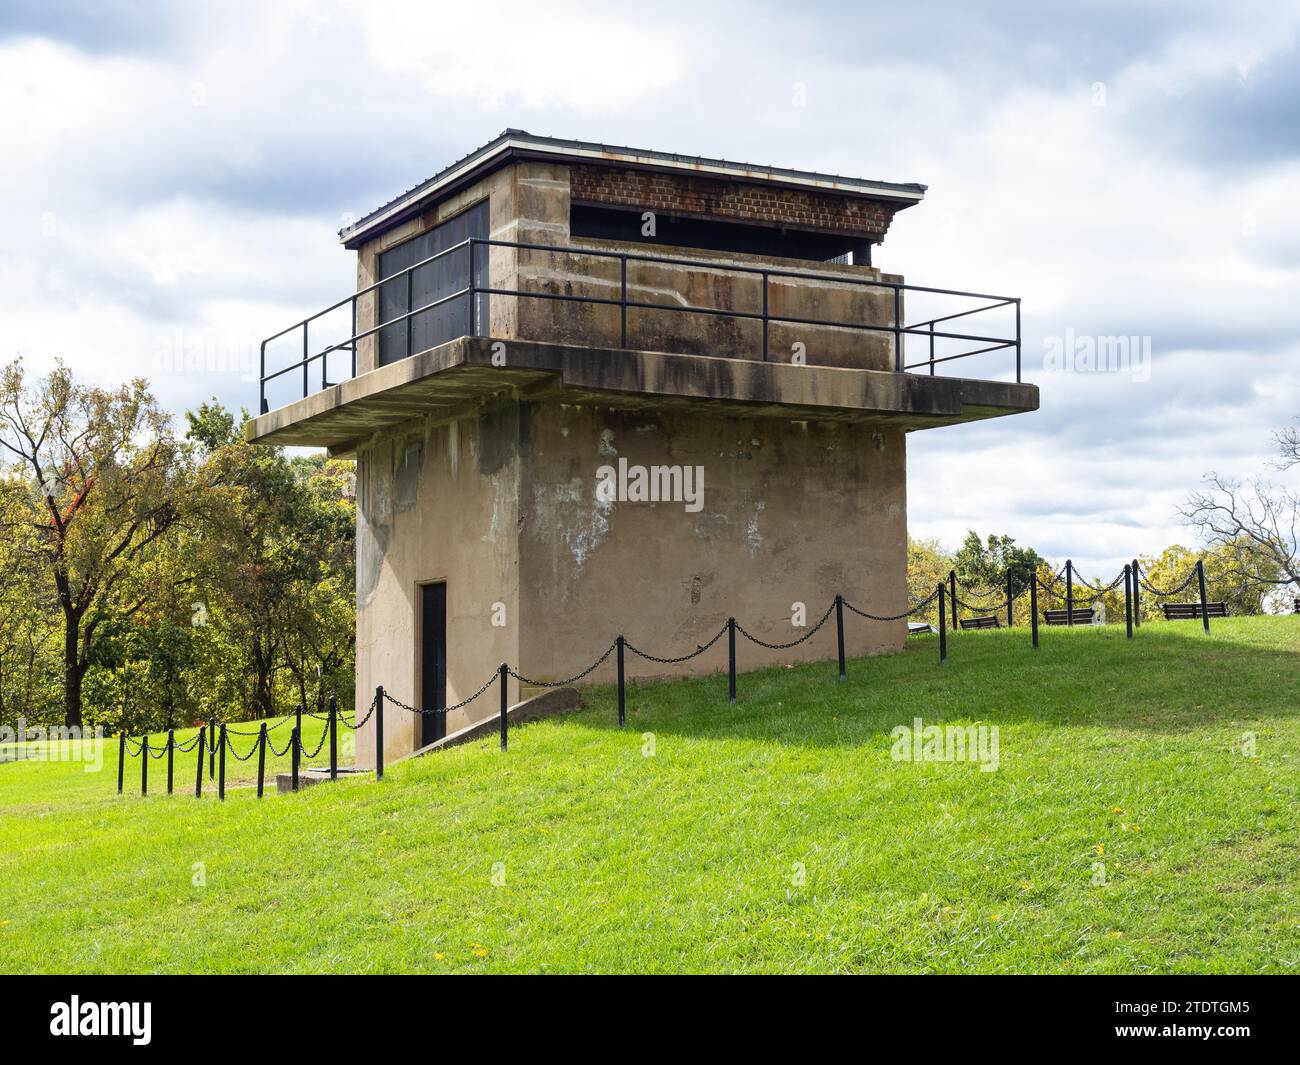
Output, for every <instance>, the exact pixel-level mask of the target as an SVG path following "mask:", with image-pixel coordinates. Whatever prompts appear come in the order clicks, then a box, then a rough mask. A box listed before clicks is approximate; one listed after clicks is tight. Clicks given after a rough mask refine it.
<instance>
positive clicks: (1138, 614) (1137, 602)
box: [1132, 558, 1142, 629]
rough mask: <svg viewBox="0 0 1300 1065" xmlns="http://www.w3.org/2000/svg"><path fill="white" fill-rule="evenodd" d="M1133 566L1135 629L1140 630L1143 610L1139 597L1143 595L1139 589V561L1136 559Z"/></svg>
mask: <svg viewBox="0 0 1300 1065" xmlns="http://www.w3.org/2000/svg"><path fill="white" fill-rule="evenodd" d="M1132 566H1133V570H1132V573H1133V627H1134V628H1135V629H1140V628H1141V627H1142V610H1141V605H1142V600H1141V599H1140V598H1139V596H1140V595H1141V590H1140V589H1139V588H1138V574H1139V570H1138V560H1137V559H1136V558H1135V559H1134V560H1133V562H1132Z"/></svg>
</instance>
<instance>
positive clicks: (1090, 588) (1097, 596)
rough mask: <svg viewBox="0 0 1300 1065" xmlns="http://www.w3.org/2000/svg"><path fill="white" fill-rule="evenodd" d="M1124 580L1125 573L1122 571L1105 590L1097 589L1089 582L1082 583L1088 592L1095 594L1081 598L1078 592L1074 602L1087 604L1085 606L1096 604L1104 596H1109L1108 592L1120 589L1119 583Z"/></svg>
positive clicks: (1075, 593) (1075, 594)
mask: <svg viewBox="0 0 1300 1065" xmlns="http://www.w3.org/2000/svg"><path fill="white" fill-rule="evenodd" d="M1123 579H1124V571H1123V570H1120V571H1119V576H1117V577H1116V578H1115V579H1114V580H1113V581H1111V582H1110V583H1109V584H1108V585H1106V587H1105V588H1097V587H1094V586H1093V585H1091V584H1089V583H1088V582H1087V581H1080V583H1081V584H1082V585H1083V586H1084V587H1085V588H1087V589H1088V591H1090V592H1092V593H1093V594H1092V595H1086V596H1080V595H1079V593H1078V592H1077V591H1076V592H1074V595H1073V599H1074V602H1075V603H1076V604H1077V603H1083V604H1085V605H1086V604H1088V603H1095V602H1096V601H1097V600H1098V599H1100V598H1101V597H1102V596H1103V595H1105V594H1107V593H1108V592H1112V591H1114V590H1115V589H1116V588H1118V587H1119V583H1120V581H1122V580H1123Z"/></svg>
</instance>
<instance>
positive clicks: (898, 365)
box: [894, 285, 903, 373]
mask: <svg viewBox="0 0 1300 1065" xmlns="http://www.w3.org/2000/svg"><path fill="white" fill-rule="evenodd" d="M902 313H903V293H902V290H901V289H900V288H899V287H898V286H897V285H895V286H894V370H895V372H897V373H901V372H902V370H903V332H902V324H903V323H902V320H901V315H902Z"/></svg>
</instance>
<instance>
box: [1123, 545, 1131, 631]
mask: <svg viewBox="0 0 1300 1065" xmlns="http://www.w3.org/2000/svg"><path fill="white" fill-rule="evenodd" d="M1124 635H1125V637H1126V638H1128V639H1130V640H1131V639H1133V567H1132V566H1130V565H1129V564H1128V563H1127V562H1125V563H1124Z"/></svg>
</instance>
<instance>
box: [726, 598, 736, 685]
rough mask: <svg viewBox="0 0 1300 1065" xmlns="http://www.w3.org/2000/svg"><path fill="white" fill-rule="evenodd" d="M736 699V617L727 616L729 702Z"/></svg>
mask: <svg viewBox="0 0 1300 1065" xmlns="http://www.w3.org/2000/svg"><path fill="white" fill-rule="evenodd" d="M735 701H736V619H735V618H727V702H729V703H734V702H735Z"/></svg>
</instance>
